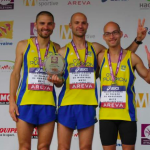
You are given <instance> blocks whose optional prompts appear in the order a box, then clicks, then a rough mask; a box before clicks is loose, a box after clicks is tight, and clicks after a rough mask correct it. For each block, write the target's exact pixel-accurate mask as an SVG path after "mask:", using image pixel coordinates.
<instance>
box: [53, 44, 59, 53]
mask: <svg viewBox="0 0 150 150" xmlns="http://www.w3.org/2000/svg"><path fill="white" fill-rule="evenodd" d="M53 44H54V46H55V48H56V52H58V50H59V49H60V45H59V44H58V43H55V42H53Z"/></svg>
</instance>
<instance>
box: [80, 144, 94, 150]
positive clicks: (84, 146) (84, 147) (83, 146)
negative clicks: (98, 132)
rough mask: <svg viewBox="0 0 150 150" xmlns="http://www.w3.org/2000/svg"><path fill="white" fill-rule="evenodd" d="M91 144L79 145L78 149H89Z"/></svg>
mask: <svg viewBox="0 0 150 150" xmlns="http://www.w3.org/2000/svg"><path fill="white" fill-rule="evenodd" d="M91 149H92V144H86V145H81V146H80V150H91Z"/></svg>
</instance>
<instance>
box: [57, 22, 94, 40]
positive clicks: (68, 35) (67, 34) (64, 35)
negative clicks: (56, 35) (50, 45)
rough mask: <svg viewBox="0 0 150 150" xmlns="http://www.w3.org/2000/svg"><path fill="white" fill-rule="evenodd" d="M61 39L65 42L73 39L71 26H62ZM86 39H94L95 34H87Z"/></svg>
mask: <svg viewBox="0 0 150 150" xmlns="http://www.w3.org/2000/svg"><path fill="white" fill-rule="evenodd" d="M60 37H61V39H63V40H66V39H68V40H69V39H72V31H71V29H70V28H69V25H60ZM85 38H86V39H94V38H95V35H93V34H86V35H85Z"/></svg>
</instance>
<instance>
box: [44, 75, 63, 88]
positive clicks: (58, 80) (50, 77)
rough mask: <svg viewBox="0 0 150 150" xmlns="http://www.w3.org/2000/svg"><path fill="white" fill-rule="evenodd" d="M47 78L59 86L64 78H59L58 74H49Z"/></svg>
mask: <svg viewBox="0 0 150 150" xmlns="http://www.w3.org/2000/svg"><path fill="white" fill-rule="evenodd" d="M47 80H48V81H50V82H52V83H54V84H55V85H56V86H57V87H60V86H62V84H63V82H64V80H63V78H61V79H60V78H59V77H58V76H57V75H55V74H54V75H48V77H47Z"/></svg>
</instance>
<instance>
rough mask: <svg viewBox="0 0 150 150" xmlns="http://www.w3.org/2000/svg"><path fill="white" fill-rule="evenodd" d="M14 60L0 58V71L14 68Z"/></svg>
mask: <svg viewBox="0 0 150 150" xmlns="http://www.w3.org/2000/svg"><path fill="white" fill-rule="evenodd" d="M14 63H15V62H14V61H11V60H0V72H10V71H12V70H13V68H14Z"/></svg>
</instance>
